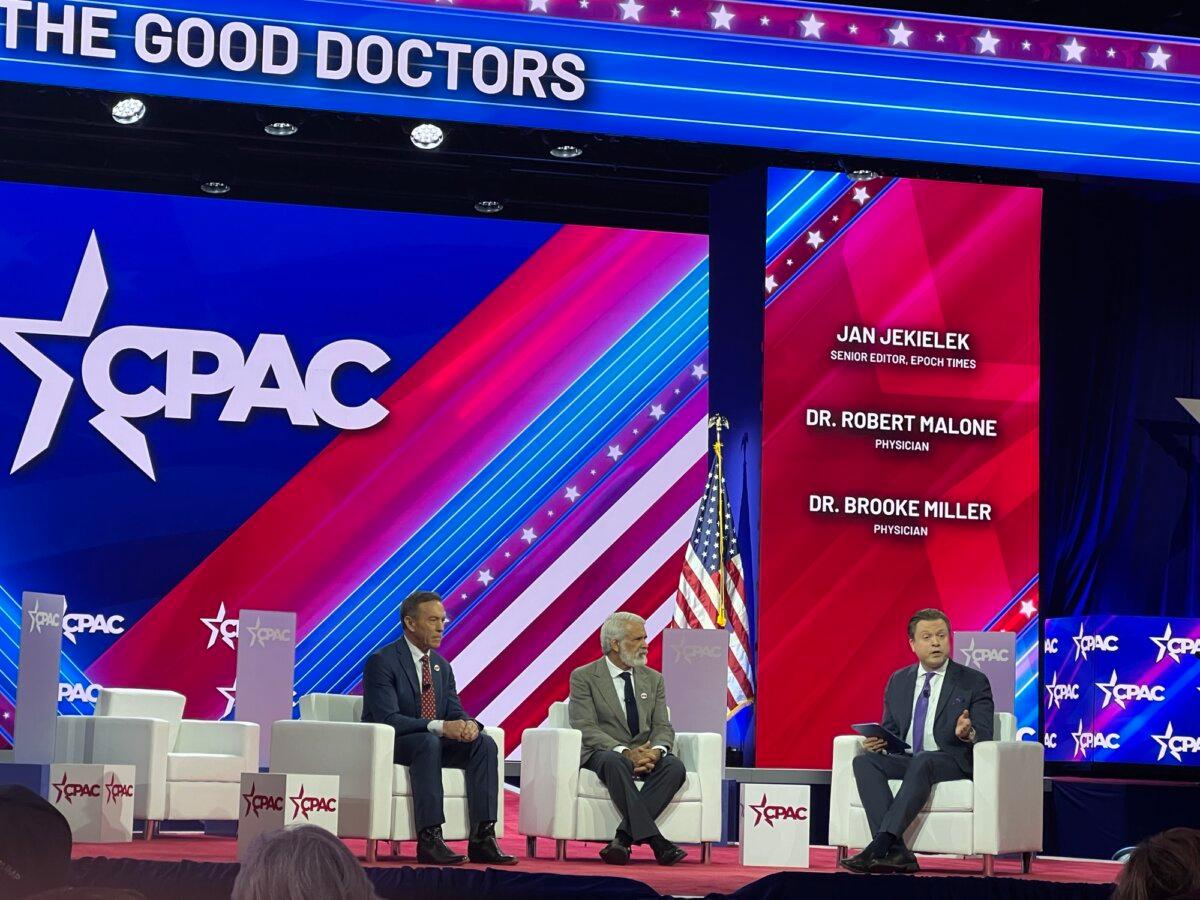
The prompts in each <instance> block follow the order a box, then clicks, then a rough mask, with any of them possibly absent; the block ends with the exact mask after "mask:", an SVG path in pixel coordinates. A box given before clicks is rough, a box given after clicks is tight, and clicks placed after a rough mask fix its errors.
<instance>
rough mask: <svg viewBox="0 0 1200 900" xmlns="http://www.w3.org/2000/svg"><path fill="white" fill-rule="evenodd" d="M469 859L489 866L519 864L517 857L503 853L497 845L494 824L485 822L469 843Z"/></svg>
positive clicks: (477, 829) (478, 827) (479, 826)
mask: <svg viewBox="0 0 1200 900" xmlns="http://www.w3.org/2000/svg"><path fill="white" fill-rule="evenodd" d="M467 859H469V860H470V861H471V862H473V863H484V864H486V865H489V866H515V865H516V864H517V858H516V857H515V856H509V855H508V854H507V853H502V852H501V850H500V845H499V844H497V843H496V826H495V824H494V823H493V822H483V823H481V824H480V825H478V826H477V827H476V828H475V831H474V833H473V834H472V835H471V840H470V841H468V842H467Z"/></svg>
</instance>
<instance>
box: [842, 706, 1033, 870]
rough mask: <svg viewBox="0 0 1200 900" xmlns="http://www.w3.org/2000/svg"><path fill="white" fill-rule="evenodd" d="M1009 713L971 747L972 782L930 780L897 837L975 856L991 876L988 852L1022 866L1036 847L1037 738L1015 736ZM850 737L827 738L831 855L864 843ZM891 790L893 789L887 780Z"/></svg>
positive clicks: (858, 743) (856, 749)
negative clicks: (1014, 857)
mask: <svg viewBox="0 0 1200 900" xmlns="http://www.w3.org/2000/svg"><path fill="white" fill-rule="evenodd" d="M1016 732H1017V721H1016V717H1015V716H1013V715H1012V714H1011V713H997V714H996V724H995V740H992V741H985V742H982V743H980V744H976V745H975V752H974V756H975V774H974V780H973V781H972V780H969V779H962V780H960V781H944V782H941V783H940V784H935V785H934V786H933V791H932V792H931V793H930V795H929V800H928V801H927V802H926V804H925V806H924V808H923V809H922V810H921V812H920V814H918V816H917V818H916V821H914V822H913V824H912V825H911V826H910V828H909V829H908V832H907V833H906V834H905V836H904V841H905V843H906V844H907V845H908V847H909V849H910V850H913V851H914V852H917V853H951V854H961V855H963V856H975V855H982V856H983V866H984V872H985V873H987V874H989V875H990V874H992V872H993V867H994V857H995V856H997V855H998V854H1002V853H1020V854H1022V864H1023V868H1024V870H1025V871H1026V872H1028V871H1029V864H1030V861H1031V859H1032V856H1033V854H1034V853H1036V852H1038V851H1040V850H1041V849H1042V774H1043V767H1042V761H1043V756H1044V753H1045V749H1044V748H1043V747H1042V745H1041V744H1037V743H1032V742H1028V741H1020V740H1018V739H1017V736H1016ZM864 752H865V751H864V750H863V749H862V739H861V738H859V737H857V736H854V735H843V736H841V737H837V738H834V742H833V783H832V787H831V791H830V798H829V842H830V843H831V844H833V845H835V846H836V847H837V851H838V859H839V860H840V859H842V858H843V857H845V855H846V852H847V850H848V849H849V848H851V847H855V848H861V847H865V846H866V845H867V844H869V843H870V842H871V837H872V836H871V830H870V827H869V826H868V825H867V814H866V812H865V811H864V810H863V805H862V800H861V799H860V798H859V796H858V785H857V783H856V782H855V780H854V770H853V763H854V757H856V756H858V755H859V754H860V753H864ZM890 784H891V788H892V793H893V794H895V793H896V792H897V791H898V790H899V789H900V782H899V781H892V782H891V783H890Z"/></svg>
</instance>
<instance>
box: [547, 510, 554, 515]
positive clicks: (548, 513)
mask: <svg viewBox="0 0 1200 900" xmlns="http://www.w3.org/2000/svg"><path fill="white" fill-rule="evenodd" d="M546 515H548V516H553V515H554V510H552V509H548V510H546Z"/></svg>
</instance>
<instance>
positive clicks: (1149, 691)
mask: <svg viewBox="0 0 1200 900" xmlns="http://www.w3.org/2000/svg"><path fill="white" fill-rule="evenodd" d="M1096 687H1098V688H1100V690H1102V691H1104V702H1103V703H1102V704H1101V705H1100V708H1101V709H1107V708H1108V704H1109V703H1115V704H1117V706H1119V707H1121V709H1125V704H1126V703H1127V702H1129V701H1130V700H1149V701H1150V702H1151V703H1162V702H1163V701H1164V700H1166V699H1167V696H1166V691H1165V689H1164V688H1163V686H1162V685H1161V684H1118V683H1117V670H1116V669H1113V673H1112V678H1110V679H1109V680H1108V681H1097V682H1096Z"/></svg>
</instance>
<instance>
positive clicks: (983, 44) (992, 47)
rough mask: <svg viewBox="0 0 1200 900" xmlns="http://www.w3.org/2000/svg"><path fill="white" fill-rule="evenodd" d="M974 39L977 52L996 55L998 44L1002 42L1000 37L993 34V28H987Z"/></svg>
mask: <svg viewBox="0 0 1200 900" xmlns="http://www.w3.org/2000/svg"><path fill="white" fill-rule="evenodd" d="M974 40H975V50H976V52H978V53H990V54H992V56H995V55H996V45H997V44H999V43H1000V38H998V37H996V36H995V35H994V34H992V29H990V28H987V29H985V30H984V31H983V32H982V33H981V34H977V35H975V38H974Z"/></svg>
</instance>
